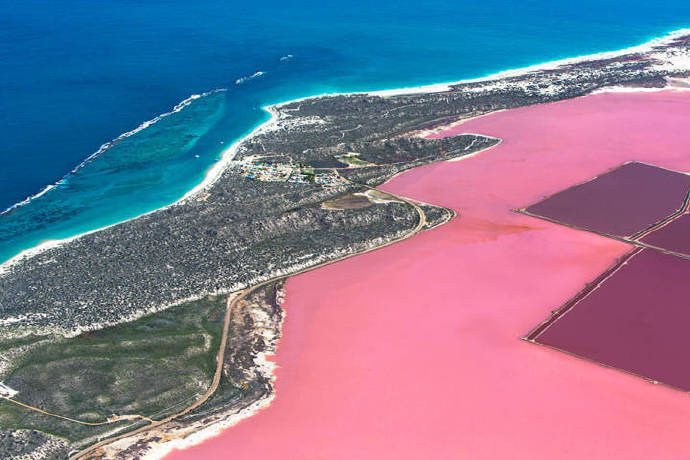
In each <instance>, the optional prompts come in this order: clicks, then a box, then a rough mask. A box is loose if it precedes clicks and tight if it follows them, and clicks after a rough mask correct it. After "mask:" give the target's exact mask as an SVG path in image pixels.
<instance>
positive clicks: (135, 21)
mask: <svg viewBox="0 0 690 460" xmlns="http://www.w3.org/2000/svg"><path fill="white" fill-rule="evenodd" d="M0 6H1V7H2V14H0V69H1V71H0V100H1V101H2V110H0V210H4V209H7V208H9V207H11V206H13V205H14V204H15V203H18V202H22V201H23V200H25V199H26V198H27V197H29V196H32V195H35V194H37V193H39V192H41V191H42V190H44V189H45V187H46V186H49V185H53V184H57V185H56V186H55V187H53V188H52V189H50V190H49V191H47V192H46V193H44V194H42V195H41V196H40V197H37V198H35V199H33V200H31V201H30V202H28V204H25V205H23V206H18V207H15V208H14V209H13V210H12V211H11V212H7V213H5V214H3V215H1V216H0V261H2V260H5V259H7V258H9V257H11V256H12V255H14V254H16V253H17V252H19V251H20V250H22V249H26V248H29V247H32V246H34V245H35V244H37V243H39V242H40V241H43V240H47V239H55V238H64V237H69V236H72V235H75V234H78V233H81V232H84V231H87V230H91V229H95V228H99V227H102V226H104V225H108V224H112V223H115V222H118V221H121V220H123V219H126V218H129V217H133V216H136V215H138V214H141V213H143V212H146V211H150V210H153V209H156V208H158V207H161V206H163V205H166V204H169V203H171V202H173V201H175V200H176V199H178V198H179V197H181V196H182V195H184V194H185V192H187V191H188V190H189V189H191V188H193V187H194V186H195V185H196V184H198V183H199V182H200V181H201V180H202V179H203V177H204V174H205V172H206V171H207V170H208V168H209V167H210V166H211V165H212V164H213V163H214V162H215V161H217V159H218V157H219V153H220V152H221V151H222V150H223V149H224V148H226V147H227V146H229V145H230V144H232V142H233V141H234V140H236V139H237V138H239V137H240V136H242V135H243V134H245V133H247V132H248V131H250V130H251V129H252V128H253V127H255V126H256V125H257V124H259V123H261V122H262V121H264V120H266V119H267V118H268V115H267V114H266V113H265V112H264V111H262V110H261V107H262V106H263V105H266V104H269V103H275V102H279V101H284V100H287V99H292V98H295V97H301V96H306V95H310V94H318V93H323V92H333V91H355V90H374V89H387V88H395V87H401V86H416V85H419V84H429V83H437V82H445V81H453V80H459V79H464V78H472V77H480V76H485V75H488V74H491V73H494V72H497V71H500V70H505V69H508V68H516V67H523V66H526V65H531V64H537V63H540V62H544V61H549V60H553V59H559V58H564V57H570V56H578V55H583V54H589V53H593V52H599V51H606V50H615V49H620V48H624V47H629V46H632V45H636V44H640V43H643V42H645V41H648V40H649V39H651V38H653V37H657V36H661V35H664V34H666V33H667V32H670V31H672V30H675V29H679V28H683V27H690V2H687V1H686V0H673V1H663V0H661V1H658V2H653V3H652V2H648V1H640V0H629V1H621V0H616V1H609V2H605V1H599V0H585V1H577V2H558V1H552V0H551V1H547V0H540V1H526V2H520V1H514V0H511V1H508V0H482V1H438V0H432V1H421V2H420V1H408V0H395V1H391V0H385V1H376V0H371V1H366V2H362V1H347V2H346V1H342V0H331V1H328V2H324V1H290V0H281V1H276V0H261V1H254V2H249V1H236V0H230V1H220V0H193V1H192V0H185V1H179V0H165V1H161V0H146V1H138V0H88V1H87V0H22V1H19V2H17V1H8V0H0ZM256 72H264V73H263V74H262V75H260V76H257V77H255V78H247V79H245V77H248V76H251V75H253V74H255V73H256ZM219 88H225V89H226V91H220V92H212V93H210V94H208V95H207V96H204V97H200V98H197V99H195V100H193V101H191V102H190V103H189V104H188V105H186V106H185V107H184V108H181V109H180V110H179V111H177V112H175V113H173V114H170V115H168V116H165V117H162V118H161V119H160V120H159V121H158V122H157V123H154V124H151V125H150V126H149V127H148V128H146V129H142V130H140V131H138V132H136V133H135V134H132V135H131V136H128V137H123V138H121V139H119V140H118V141H117V142H116V143H114V144H113V145H112V146H111V147H110V148H108V149H103V151H102V153H100V154H99V155H97V156H95V157H94V158H93V159H92V160H90V161H87V162H85V163H83V164H82V162H84V160H85V159H86V158H88V157H90V156H91V155H92V154H93V153H94V152H96V151H98V150H99V147H100V146H101V145H102V144H104V143H106V142H108V141H111V140H113V139H115V138H117V137H118V136H120V135H121V134H123V133H125V132H129V131H131V130H134V129H135V128H137V127H138V126H139V125H140V124H141V123H143V122H145V121H147V120H151V119H154V118H155V117H157V116H159V115H160V114H164V113H167V112H170V111H171V110H172V109H173V107H174V106H175V105H177V104H178V103H180V102H181V101H183V100H185V99H186V98H188V97H189V96H190V95H192V94H201V93H205V92H209V91H212V90H215V89H219ZM80 164H81V166H80V167H78V165H80ZM77 167H78V168H77ZM75 168H76V169H75Z"/></svg>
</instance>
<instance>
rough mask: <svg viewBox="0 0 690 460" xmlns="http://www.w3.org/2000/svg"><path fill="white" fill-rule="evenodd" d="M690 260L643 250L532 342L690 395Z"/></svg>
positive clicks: (651, 250)
mask: <svg viewBox="0 0 690 460" xmlns="http://www.w3.org/2000/svg"><path fill="white" fill-rule="evenodd" d="M688 279H690V260H688V259H684V258H681V257H677V256H674V255H669V254H664V253H662V252H659V251H655V250H653V249H644V250H642V251H640V252H639V253H637V254H635V255H634V256H632V257H631V258H630V259H629V260H627V261H626V263H624V264H622V265H621V266H620V267H618V268H617V269H616V270H615V272H614V273H612V274H611V276H610V277H608V278H607V279H606V280H605V281H603V282H602V284H601V285H600V286H599V287H598V288H597V289H595V290H593V291H591V292H590V293H589V294H588V295H587V296H585V297H584V298H582V299H580V300H579V302H577V303H576V304H575V305H574V306H572V308H569V309H568V311H566V312H564V313H563V315H562V316H559V317H558V318H556V319H555V320H554V321H553V322H552V323H551V324H549V326H548V327H547V328H545V329H544V330H543V331H542V332H541V333H540V334H538V335H537V336H536V337H534V339H533V340H535V341H536V342H538V343H540V344H544V345H548V346H551V347H554V348H557V349H559V350H564V351H567V352H570V353H573V354H575V355H577V356H580V357H583V358H587V359H591V360H593V361H596V362H598V363H602V364H605V365H607V366H612V367H615V368H618V369H622V370H625V371H629V372H632V373H634V374H636V375H639V376H642V377H646V378H648V379H650V380H654V381H658V382H661V383H665V384H667V385H670V386H673V387H676V388H679V389H682V390H685V391H690V367H688V366H687V365H686V362H687V351H688V349H690V335H689V334H688V333H687V332H688V331H687V330H688V324H690V308H688V306H689V304H688V295H687V281H688Z"/></svg>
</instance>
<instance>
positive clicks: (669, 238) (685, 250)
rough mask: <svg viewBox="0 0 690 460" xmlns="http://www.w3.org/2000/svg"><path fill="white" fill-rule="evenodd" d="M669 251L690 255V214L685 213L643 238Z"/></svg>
mask: <svg viewBox="0 0 690 460" xmlns="http://www.w3.org/2000/svg"><path fill="white" fill-rule="evenodd" d="M641 241H642V242H644V243H647V244H651V245H653V246H658V247H660V248H663V249H668V250H669V251H673V252H678V253H681V254H686V255H689V256H690V215H689V214H684V215H682V216H680V217H679V218H677V219H676V220H674V221H673V222H671V223H670V224H668V225H666V226H665V227H662V228H660V229H659V230H656V231H654V232H652V233H650V234H649V235H647V236H645V237H644V238H642V240H641Z"/></svg>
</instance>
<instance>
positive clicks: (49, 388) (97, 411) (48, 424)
mask: <svg viewBox="0 0 690 460" xmlns="http://www.w3.org/2000/svg"><path fill="white" fill-rule="evenodd" d="M225 300H226V298H225V297H208V298H205V299H202V300H199V301H195V302H190V303H187V304H183V305H180V306H177V307H173V308H170V309H168V310H165V311H162V312H159V313H155V314H152V315H149V316H146V317H144V318H141V319H139V320H136V321H133V322H130V323H126V324H121V325H118V326H114V327H109V328H106V329H102V330H99V331H94V332H87V333H84V334H81V335H79V336H77V337H74V338H71V339H64V338H53V337H40V338H37V337H30V338H23V339H17V340H16V341H14V343H13V341H10V340H4V341H0V349H4V350H7V349H10V348H16V347H18V346H24V347H26V351H25V352H24V353H23V354H22V355H21V356H20V357H19V358H18V359H17V360H16V361H17V362H16V363H13V368H12V370H11V372H9V374H8V375H6V376H5V378H4V382H5V384H7V385H8V386H10V387H11V388H13V389H15V390H17V391H18V392H19V393H18V394H17V395H16V396H15V397H14V399H16V400H17V401H20V402H22V403H25V404H29V405H31V406H35V407H37V408H40V409H42V410H44V411H48V412H51V413H55V414H59V415H62V416H65V417H69V418H73V419H77V420H80V421H84V422H103V421H105V420H106V419H107V418H108V417H112V416H113V415H142V416H145V417H150V418H153V419H160V418H162V417H164V416H166V415H168V414H170V413H172V412H175V411H177V410H180V409H182V408H183V407H184V406H186V405H188V404H191V402H193V401H194V399H195V398H196V397H198V396H199V395H201V394H203V393H204V392H205V391H206V389H207V388H208V386H209V384H210V382H211V379H212V376H213V373H214V371H215V357H216V353H217V352H218V346H219V345H220V335H221V333H222V328H223V315H224V312H225ZM27 345H30V346H28V347H27ZM142 423H143V422H141V421H131V422H130V421H122V422H117V423H112V424H106V425H99V426H89V425H83V424H80V423H76V422H71V421H68V420H62V419H59V418H55V417H51V416H49V415H44V414H40V413H37V412H35V411H32V410H30V409H26V408H24V407H20V406H18V405H16V404H13V403H11V402H7V401H4V400H2V402H0V426H3V427H7V428H26V429H35V430H40V431H44V432H47V433H51V434H55V435H58V436H61V437H63V438H66V439H68V440H70V441H73V442H79V441H81V440H85V439H87V438H90V437H92V436H94V435H98V434H102V433H106V432H109V431H111V430H113V429H114V428H116V427H118V426H126V425H131V426H138V425H140V424H142Z"/></svg>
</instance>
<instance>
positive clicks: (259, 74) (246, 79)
mask: <svg viewBox="0 0 690 460" xmlns="http://www.w3.org/2000/svg"><path fill="white" fill-rule="evenodd" d="M265 74H266V72H264V71H261V70H259V71H258V72H254V73H253V74H251V75H248V76H246V77H242V78H238V79H237V80H235V84H236V85H241V84H242V83H246V82H248V81H249V80H253V79H255V78H258V77H260V76H262V75H265Z"/></svg>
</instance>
